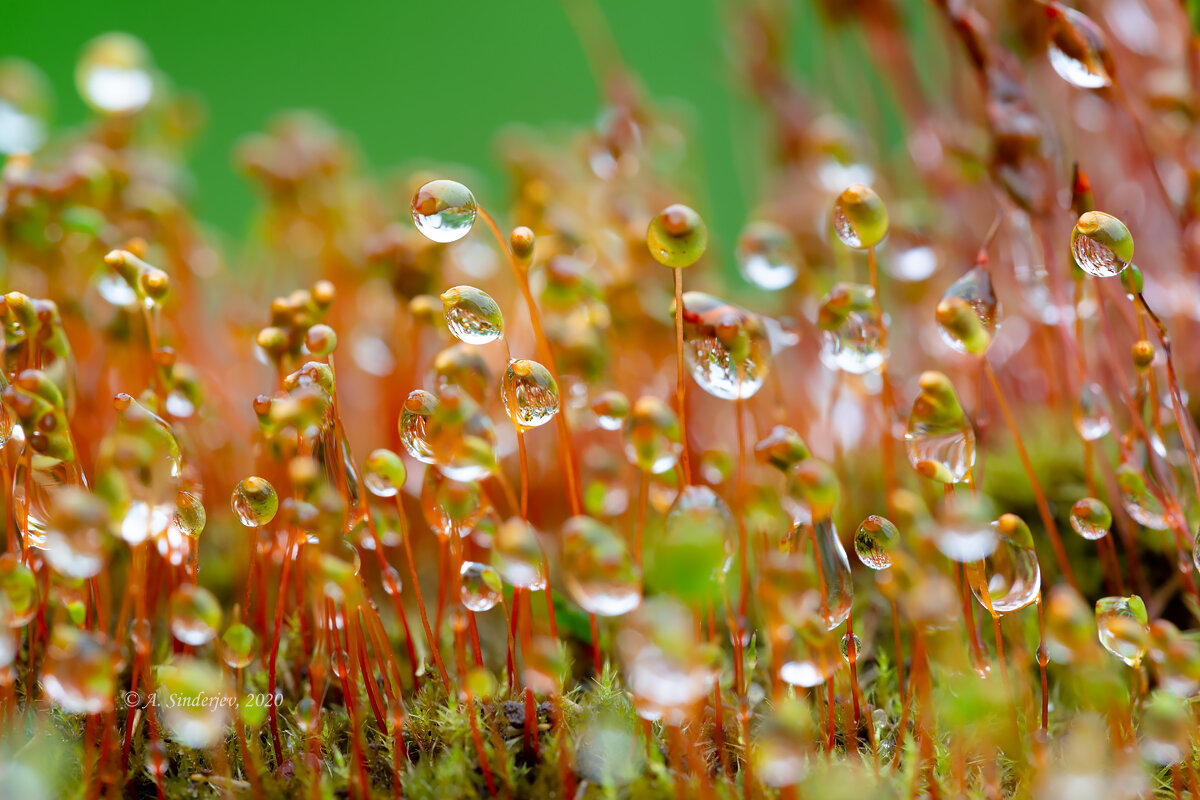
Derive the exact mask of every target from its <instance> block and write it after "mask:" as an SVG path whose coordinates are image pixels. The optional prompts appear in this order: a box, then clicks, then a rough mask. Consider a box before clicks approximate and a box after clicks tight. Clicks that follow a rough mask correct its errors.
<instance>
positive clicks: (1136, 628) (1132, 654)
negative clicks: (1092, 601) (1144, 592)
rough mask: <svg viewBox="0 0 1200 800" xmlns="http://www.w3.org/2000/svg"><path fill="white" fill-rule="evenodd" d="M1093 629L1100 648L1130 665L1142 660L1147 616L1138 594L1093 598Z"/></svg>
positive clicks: (1147, 641)
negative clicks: (1094, 612) (1094, 601)
mask: <svg viewBox="0 0 1200 800" xmlns="http://www.w3.org/2000/svg"><path fill="white" fill-rule="evenodd" d="M1096 630H1097V635H1098V636H1099V637H1100V644H1102V645H1103V646H1104V649H1105V650H1107V651H1108V652H1110V653H1112V654H1113V655H1114V656H1116V657H1117V658H1119V659H1121V660H1122V661H1124V662H1125V663H1126V664H1128V665H1129V666H1131V667H1137V666H1139V665H1140V664H1141V663H1142V656H1144V655H1145V654H1146V650H1147V648H1148V647H1149V646H1150V618H1149V616H1148V615H1147V613H1146V604H1145V603H1144V602H1143V601H1142V598H1141V597H1138V596H1137V595H1136V594H1135V595H1130V596H1128V597H1102V598H1100V599H1099V600H1097V601H1096Z"/></svg>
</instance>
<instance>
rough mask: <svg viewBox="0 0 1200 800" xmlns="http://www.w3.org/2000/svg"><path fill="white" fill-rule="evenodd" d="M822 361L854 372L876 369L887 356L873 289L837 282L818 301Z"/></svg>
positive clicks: (884, 330)
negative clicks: (823, 297) (822, 298)
mask: <svg viewBox="0 0 1200 800" xmlns="http://www.w3.org/2000/svg"><path fill="white" fill-rule="evenodd" d="M817 324H818V325H819V326H820V327H821V330H822V334H821V353H820V355H821V363H823V364H824V365H825V366H827V367H829V368H830V369H838V370H842V371H843V372H849V373H851V374H853V375H864V374H866V373H868V372H871V371H872V370H876V369H879V368H880V367H881V366H883V362H884V361H886V360H887V356H888V349H887V345H886V342H887V319H886V317H885V316H884V315H883V314H882V313H881V312H880V310H879V307H878V306H877V305H876V303H875V290H874V289H872V288H871V287H870V286H867V285H865V284H859V283H839V284H836V285H835V286H834V287H833V288H832V289H830V291H829V294H827V295H826V296H825V299H824V300H823V301H822V302H821V308H820V311H819V312H818V316H817Z"/></svg>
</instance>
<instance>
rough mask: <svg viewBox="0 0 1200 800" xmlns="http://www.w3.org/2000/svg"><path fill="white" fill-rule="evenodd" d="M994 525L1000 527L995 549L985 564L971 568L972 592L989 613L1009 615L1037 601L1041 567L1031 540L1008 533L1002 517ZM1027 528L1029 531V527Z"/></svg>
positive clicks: (1025, 529) (976, 563)
mask: <svg viewBox="0 0 1200 800" xmlns="http://www.w3.org/2000/svg"><path fill="white" fill-rule="evenodd" d="M1009 516H1010V515H1009ZM1021 525H1022V526H1023V525H1024V523H1021ZM993 526H994V527H996V529H997V543H996V549H995V550H993V551H992V553H991V554H990V555H989V556H987V558H986V559H984V560H983V561H982V563H981V562H975V563H974V564H972V565H971V567H969V569H970V570H971V573H972V575H973V577H972V580H971V591H972V592H973V593H974V595H975V599H976V600H978V601H979V602H980V604H982V605H983V607H984V608H986V609H987V610H988V612H989V613H991V614H1008V613H1011V612H1013V611H1017V610H1019V609H1022V608H1025V606H1027V605H1029V604H1030V603H1032V602H1034V601H1035V600H1037V598H1038V593H1039V592H1040V591H1041V588H1042V569H1041V566H1040V565H1039V564H1038V559H1037V553H1036V552H1035V551H1034V549H1033V546H1032V545H1033V542H1032V540H1030V539H1028V538H1024V539H1022V538H1019V537H1016V536H1010V535H1007V534H1006V532H1005V528H1004V520H1003V519H1002V520H1001V521H1000V522H995V523H993ZM1024 531H1025V533H1026V534H1027V533H1028V528H1024Z"/></svg>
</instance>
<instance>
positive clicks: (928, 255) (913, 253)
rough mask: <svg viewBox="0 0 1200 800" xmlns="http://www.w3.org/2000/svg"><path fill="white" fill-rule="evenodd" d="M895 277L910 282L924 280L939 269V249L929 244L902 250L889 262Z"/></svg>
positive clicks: (889, 270) (890, 270) (891, 272)
mask: <svg viewBox="0 0 1200 800" xmlns="http://www.w3.org/2000/svg"><path fill="white" fill-rule="evenodd" d="M887 264H888V273H889V274H891V276H892V277H893V278H895V279H896V280H900V281H908V282H909V283H917V282H919V281H923V280H925V279H926V278H928V277H929V276H930V275H932V274H933V273H934V272H936V271H937V267H938V257H937V251H936V250H934V249H933V248H932V247H930V246H929V245H927V244H922V245H916V246H914V247H909V248H907V249H904V250H900V251H899V252H897V253H896V254H895V255H893V256H892V258H891V260H890V261H888V262H887Z"/></svg>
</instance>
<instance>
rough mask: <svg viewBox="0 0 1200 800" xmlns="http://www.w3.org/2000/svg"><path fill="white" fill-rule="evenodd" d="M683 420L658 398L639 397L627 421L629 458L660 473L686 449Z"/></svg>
mask: <svg viewBox="0 0 1200 800" xmlns="http://www.w3.org/2000/svg"><path fill="white" fill-rule="evenodd" d="M679 439H680V433H679V419H678V418H677V417H676V416H675V412H674V411H672V410H671V409H670V408H669V407H668V406H667V404H666V403H664V402H663V401H661V400H659V399H658V398H657V397H649V396H647V397H642V398H639V399H638V401H637V402H636V403H634V405H633V410H632V411H630V413H629V418H628V419H626V420H625V457H626V458H628V459H629V463H631V464H633V465H635V466H636V467H638V468H639V469H641V470H644V471H646V472H651V473H653V474H655V475H660V474H662V473H664V472H666V471H667V470H669V469H671V468H672V467H674V466H675V463H676V462H677V461H678V460H679V454H680V453H681V452H682V451H683V445H682V444H681V443H680V440H679Z"/></svg>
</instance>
